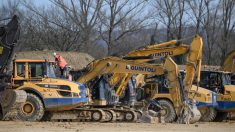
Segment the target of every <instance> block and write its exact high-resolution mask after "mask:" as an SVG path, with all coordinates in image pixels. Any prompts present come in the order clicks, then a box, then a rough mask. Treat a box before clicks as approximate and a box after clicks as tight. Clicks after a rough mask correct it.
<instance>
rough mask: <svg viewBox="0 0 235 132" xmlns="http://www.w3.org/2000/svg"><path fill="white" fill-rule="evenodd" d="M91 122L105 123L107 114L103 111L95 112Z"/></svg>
mask: <svg viewBox="0 0 235 132" xmlns="http://www.w3.org/2000/svg"><path fill="white" fill-rule="evenodd" d="M91 120H92V121H94V122H101V121H105V112H104V111H103V110H94V111H92V113H91Z"/></svg>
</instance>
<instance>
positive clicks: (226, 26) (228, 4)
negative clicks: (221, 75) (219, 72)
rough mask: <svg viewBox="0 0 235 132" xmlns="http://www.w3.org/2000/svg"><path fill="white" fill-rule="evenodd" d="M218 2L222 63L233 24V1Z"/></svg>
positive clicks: (234, 4)
mask: <svg viewBox="0 0 235 132" xmlns="http://www.w3.org/2000/svg"><path fill="white" fill-rule="evenodd" d="M220 3H221V6H222V35H221V43H220V44H219V47H220V49H221V63H223V60H224V58H225V56H226V54H227V53H228V52H229V48H230V46H231V45H230V43H229V41H230V38H231V33H232V32H233V29H234V26H235V22H234V20H233V15H234V6H235V1H234V0H222V1H220Z"/></svg>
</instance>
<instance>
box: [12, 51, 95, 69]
mask: <svg viewBox="0 0 235 132" xmlns="http://www.w3.org/2000/svg"><path fill="white" fill-rule="evenodd" d="M53 53H54V51H25V52H18V53H16V54H15V57H14V59H35V60H41V59H47V60H50V61H54V60H55V59H54V56H53ZM56 53H58V54H60V55H61V56H63V57H64V58H65V60H66V61H67V63H68V65H69V66H71V67H72V68H73V69H74V70H80V69H82V68H84V67H85V66H86V65H87V64H88V63H90V62H91V61H93V60H94V58H93V57H92V56H90V55H89V54H87V53H79V52H59V51H58V52H56Z"/></svg>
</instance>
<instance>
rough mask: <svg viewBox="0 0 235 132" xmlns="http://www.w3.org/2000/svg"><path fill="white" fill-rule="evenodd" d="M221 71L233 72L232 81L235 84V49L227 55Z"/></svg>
mask: <svg viewBox="0 0 235 132" xmlns="http://www.w3.org/2000/svg"><path fill="white" fill-rule="evenodd" d="M221 71H226V72H231V83H232V84H233V85H235V50H233V51H231V52H230V53H228V55H227V56H226V57H225V59H224V61H223V64H222V67H221Z"/></svg>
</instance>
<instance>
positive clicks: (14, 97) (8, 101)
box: [0, 16, 27, 120]
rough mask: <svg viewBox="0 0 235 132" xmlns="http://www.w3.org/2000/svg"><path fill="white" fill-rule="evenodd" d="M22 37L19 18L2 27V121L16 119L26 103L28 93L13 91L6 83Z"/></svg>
mask: <svg viewBox="0 0 235 132" xmlns="http://www.w3.org/2000/svg"><path fill="white" fill-rule="evenodd" d="M19 35H20V26H19V21H18V17H17V16H13V18H12V20H11V21H10V22H9V23H8V24H7V25H4V26H2V27H0V81H1V84H0V120H6V119H11V118H15V116H16V113H17V110H18V109H19V108H20V107H21V105H22V104H23V103H24V102H25V101H26V98H27V95H26V92H24V91H22V90H12V89H11V85H9V84H10V82H6V80H8V79H5V78H6V77H8V76H10V75H7V74H6V70H7V68H8V66H9V62H10V61H11V60H12V57H13V54H14V49H15V46H16V45H17V41H18V39H19Z"/></svg>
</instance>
